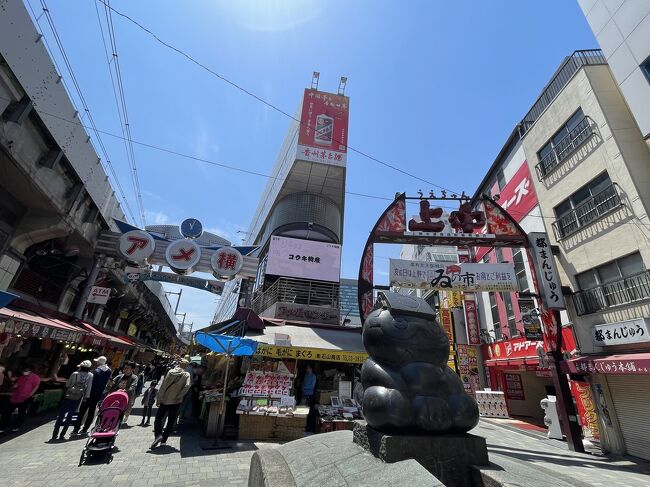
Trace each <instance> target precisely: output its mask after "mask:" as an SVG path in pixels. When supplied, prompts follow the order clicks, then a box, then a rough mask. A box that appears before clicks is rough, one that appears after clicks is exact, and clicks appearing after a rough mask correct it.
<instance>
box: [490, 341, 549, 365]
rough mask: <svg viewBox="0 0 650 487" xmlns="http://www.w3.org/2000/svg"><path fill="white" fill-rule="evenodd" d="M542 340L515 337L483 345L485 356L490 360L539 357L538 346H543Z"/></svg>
mask: <svg viewBox="0 0 650 487" xmlns="http://www.w3.org/2000/svg"><path fill="white" fill-rule="evenodd" d="M543 346H544V343H543V342H542V341H540V340H527V339H525V338H513V339H511V340H506V341H503V342H497V343H490V344H489V345H483V348H484V350H483V351H484V352H485V353H484V356H487V357H488V359H490V360H499V359H517V358H520V359H521V358H536V359H539V355H538V352H537V348H538V347H543Z"/></svg>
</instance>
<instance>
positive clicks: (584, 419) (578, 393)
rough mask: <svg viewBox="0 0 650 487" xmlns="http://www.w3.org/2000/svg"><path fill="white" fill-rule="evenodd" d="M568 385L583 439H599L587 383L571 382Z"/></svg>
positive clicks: (593, 407)
mask: <svg viewBox="0 0 650 487" xmlns="http://www.w3.org/2000/svg"><path fill="white" fill-rule="evenodd" d="M570 384H571V392H572V393H573V397H574V398H575V400H576V406H577V408H578V415H579V416H580V424H581V425H582V430H583V433H584V435H585V438H593V439H596V440H598V439H600V428H599V426H598V413H597V407H596V402H595V401H594V396H593V394H592V393H591V387H590V386H589V383H588V382H581V381H571V382H570Z"/></svg>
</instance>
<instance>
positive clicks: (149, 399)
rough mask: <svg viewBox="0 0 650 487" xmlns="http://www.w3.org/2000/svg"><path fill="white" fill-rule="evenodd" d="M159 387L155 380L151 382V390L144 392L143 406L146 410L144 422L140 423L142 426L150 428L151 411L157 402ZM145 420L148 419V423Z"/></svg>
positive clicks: (143, 411)
mask: <svg viewBox="0 0 650 487" xmlns="http://www.w3.org/2000/svg"><path fill="white" fill-rule="evenodd" d="M157 385H158V381H157V380H153V381H151V384H149V388H148V389H147V390H146V391H144V395H143V396H142V405H143V406H144V409H143V410H142V422H141V423H140V426H149V421H151V410H152V409H153V405H154V403H155V402H156V393H157V392H158V390H157V389H156V386H157ZM145 418H146V419H147V421H146V422H145Z"/></svg>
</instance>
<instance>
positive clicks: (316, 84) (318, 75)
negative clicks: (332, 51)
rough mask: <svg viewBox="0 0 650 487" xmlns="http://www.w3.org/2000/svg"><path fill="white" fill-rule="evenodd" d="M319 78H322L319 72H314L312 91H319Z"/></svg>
mask: <svg viewBox="0 0 650 487" xmlns="http://www.w3.org/2000/svg"><path fill="white" fill-rule="evenodd" d="M318 78H320V73H319V72H318V71H314V73H313V74H312V75H311V89H312V90H317V89H318Z"/></svg>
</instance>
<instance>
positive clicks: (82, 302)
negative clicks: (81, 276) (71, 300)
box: [74, 254, 104, 320]
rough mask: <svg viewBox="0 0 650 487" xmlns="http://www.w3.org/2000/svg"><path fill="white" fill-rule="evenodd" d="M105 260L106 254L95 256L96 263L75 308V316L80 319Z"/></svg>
mask: <svg viewBox="0 0 650 487" xmlns="http://www.w3.org/2000/svg"><path fill="white" fill-rule="evenodd" d="M103 262H104V256H103V255H102V254H99V255H98V256H97V257H96V258H95V263H94V265H93V268H92V270H91V271H90V275H89V276H88V279H87V280H86V284H85V285H84V288H83V291H81V296H79V302H78V303H77V307H76V308H75V310H74V317H75V318H77V319H78V320H80V319H81V318H82V316H83V313H84V310H85V309H86V304H87V303H88V296H90V290H91V289H92V287H93V286H94V285H95V281H96V280H97V276H99V269H101V267H102V263H103Z"/></svg>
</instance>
